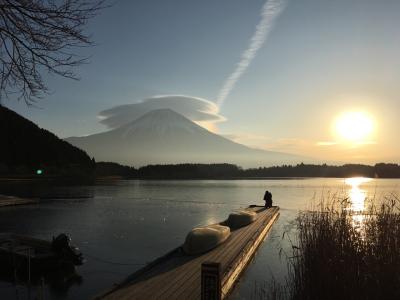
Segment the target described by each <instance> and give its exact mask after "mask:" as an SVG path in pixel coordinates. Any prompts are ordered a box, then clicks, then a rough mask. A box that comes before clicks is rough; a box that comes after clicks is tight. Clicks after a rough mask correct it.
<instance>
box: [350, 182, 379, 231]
mask: <svg viewBox="0 0 400 300" xmlns="http://www.w3.org/2000/svg"><path fill="white" fill-rule="evenodd" d="M371 180H372V179H371V178H365V177H352V178H346V179H345V184H346V185H349V186H350V187H351V189H350V190H349V191H348V195H349V201H350V207H349V210H350V211H351V218H352V221H353V226H354V227H357V228H360V229H361V228H362V226H363V223H364V220H365V215H364V211H365V209H366V207H365V200H366V198H367V191H366V190H364V189H362V188H361V185H362V184H364V183H367V182H370V181H371Z"/></svg>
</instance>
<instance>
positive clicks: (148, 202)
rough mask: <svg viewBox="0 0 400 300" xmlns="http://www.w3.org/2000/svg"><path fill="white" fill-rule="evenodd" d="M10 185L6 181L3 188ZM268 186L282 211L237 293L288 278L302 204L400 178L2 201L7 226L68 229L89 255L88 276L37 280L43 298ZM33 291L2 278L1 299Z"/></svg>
mask: <svg viewBox="0 0 400 300" xmlns="http://www.w3.org/2000/svg"><path fill="white" fill-rule="evenodd" d="M7 188H9V187H7ZM7 188H6V187H2V188H1V189H3V190H0V194H1V193H2V192H3V193H4V192H5V189H7ZM266 189H268V190H270V191H271V192H272V194H273V199H274V204H276V205H279V206H280V207H281V216H280V218H279V220H278V222H277V223H276V224H275V225H274V226H273V229H272V231H271V232H270V234H269V236H268V238H267V240H266V242H265V243H264V244H263V245H262V247H261V249H260V250H259V251H258V253H257V255H256V257H255V259H254V260H253V262H252V263H251V264H250V266H249V268H248V269H247V270H246V271H245V274H244V276H242V278H241V280H240V282H239V284H238V285H237V286H236V289H235V291H234V293H233V295H232V298H233V299H248V298H250V297H251V294H252V292H253V291H254V286H255V284H262V283H263V282H264V281H266V280H268V279H270V278H271V277H274V278H275V279H276V280H277V281H283V280H284V276H285V274H286V262H285V260H284V259H283V258H282V257H281V255H282V254H283V253H284V252H287V253H289V251H290V243H289V242H288V240H287V239H283V240H282V235H283V232H285V231H288V230H291V229H292V227H291V223H292V222H293V220H294V218H295V217H296V215H297V212H298V211H299V210H301V209H307V208H310V205H311V203H312V202H313V200H312V199H313V198H315V199H317V200H318V199H319V198H320V197H321V194H325V195H326V194H327V193H329V192H337V191H340V192H342V193H343V192H344V193H347V194H348V195H349V196H350V198H351V199H353V201H354V207H355V208H357V209H360V208H362V206H363V202H364V198H365V197H366V196H371V197H372V196H374V197H376V198H379V197H383V196H385V195H388V194H389V193H393V192H394V193H398V194H400V180H397V179H395V180H389V179H374V180H370V181H364V180H355V181H351V180H350V181H349V180H347V181H345V180H344V179H293V180H227V181H220V180H218V181H213V180H194V181H119V182H116V183H113V184H104V185H97V186H91V187H62V188H55V187H52V188H49V189H47V190H45V193H44V194H43V190H42V191H41V193H42V196H43V197H44V198H46V199H44V200H42V202H41V204H39V205H32V206H20V207H5V208H1V209H0V232H14V233H20V234H26V235H30V236H34V237H38V238H43V239H51V237H52V236H54V235H56V234H58V233H61V232H66V233H68V234H69V235H70V236H71V237H72V239H73V243H74V244H76V245H78V246H79V247H80V248H81V250H82V252H83V253H84V255H85V256H86V258H87V262H86V264H84V265H83V266H81V267H78V268H77V273H78V274H79V275H80V276H81V280H70V281H68V282H61V283H60V282H58V283H52V284H49V283H46V284H45V286H44V289H39V288H38V287H35V286H33V287H32V288H31V295H32V299H33V298H34V297H33V295H35V293H36V292H37V290H42V291H44V294H45V295H44V299H88V298H91V297H93V296H94V295H97V294H99V293H101V292H102V291H104V290H105V289H108V288H109V287H111V286H112V285H113V283H116V282H119V281H121V280H122V279H124V278H125V277H126V276H127V275H129V274H131V273H133V272H134V271H135V270H137V269H138V268H140V267H141V266H143V264H145V263H146V262H150V261H152V260H153V259H155V258H157V257H158V256H161V255H163V254H164V253H166V252H167V251H169V250H171V249H173V248H175V247H177V246H178V245H180V244H182V242H183V241H184V238H185V236H186V233H187V232H188V231H189V230H190V229H191V228H192V227H194V226H197V225H205V224H210V223H215V222H217V221H221V220H223V219H225V218H226V217H227V216H228V214H229V212H231V211H232V210H235V209H238V208H241V207H247V206H248V205H249V204H262V203H263V201H262V200H261V199H262V196H263V194H264V191H265V190H266ZM18 190H19V191H20V192H24V188H20V187H19V188H18ZM26 191H28V190H27V188H26V189H25V192H26ZM28 192H29V193H31V192H32V191H31V190H29V191H28ZM34 192H37V191H36V190H35V191H34ZM281 249H282V250H283V252H282V251H281ZM280 254H281V255H280ZM27 295H28V289H27V287H26V286H24V285H18V286H17V287H15V286H14V285H13V284H12V283H11V282H9V281H7V280H0V299H17V298H19V299H27Z"/></svg>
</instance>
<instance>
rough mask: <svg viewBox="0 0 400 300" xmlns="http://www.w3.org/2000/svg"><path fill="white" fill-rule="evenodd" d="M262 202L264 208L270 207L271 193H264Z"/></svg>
mask: <svg viewBox="0 0 400 300" xmlns="http://www.w3.org/2000/svg"><path fill="white" fill-rule="evenodd" d="M264 201H265V207H266V208H270V207H272V194H271V192H269V191H265V194H264Z"/></svg>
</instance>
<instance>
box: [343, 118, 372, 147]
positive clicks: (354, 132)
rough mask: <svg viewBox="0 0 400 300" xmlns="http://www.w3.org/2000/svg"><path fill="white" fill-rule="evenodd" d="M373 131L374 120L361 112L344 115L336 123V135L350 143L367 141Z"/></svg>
mask: <svg viewBox="0 0 400 300" xmlns="http://www.w3.org/2000/svg"><path fill="white" fill-rule="evenodd" d="M373 129H374V122H373V120H372V118H371V117H370V116H369V115H368V114H367V113H365V112H361V111H352V112H345V113H342V114H341V115H340V116H339V117H338V118H337V119H336V122H335V132H336V134H337V135H338V136H339V137H340V138H342V139H344V140H346V141H349V142H363V141H366V140H367V139H368V137H370V135H371V133H372V131H373Z"/></svg>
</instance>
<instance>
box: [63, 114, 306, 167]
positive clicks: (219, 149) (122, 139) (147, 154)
mask: <svg viewBox="0 0 400 300" xmlns="http://www.w3.org/2000/svg"><path fill="white" fill-rule="evenodd" d="M66 140H67V141H68V142H70V143H71V144H73V145H75V146H77V147H80V148H82V149H85V150H86V151H87V152H88V153H89V154H90V155H93V156H94V157H95V158H96V160H97V161H100V160H104V161H113V162H118V163H122V164H127V165H135V166H142V165H147V164H163V163H185V162H194V163H220V162H228V163H235V164H239V165H242V166H246V167H247V166H260V165H270V164H276V163H279V164H281V163H290V162H298V161H300V160H301V158H299V157H296V156H294V155H289V154H284V153H279V152H272V151H262V150H256V149H252V148H249V147H246V146H244V145H241V144H238V143H235V142H233V141H231V140H228V139H226V138H224V137H222V136H219V135H217V134H214V133H212V132H210V131H207V130H206V129H204V128H203V127H200V126H198V125H197V124H195V123H193V122H192V121H190V120H188V119H187V118H185V117H184V116H182V115H180V114H178V113H176V112H175V111H172V110H169V109H161V110H154V111H151V112H149V113H147V114H145V115H143V116H142V117H140V118H139V119H137V120H135V121H133V122H131V123H129V124H126V125H124V126H122V127H119V128H117V129H114V130H111V131H108V132H104V133H99V134H94V135H90V136H86V137H71V138H68V139H66Z"/></svg>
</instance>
